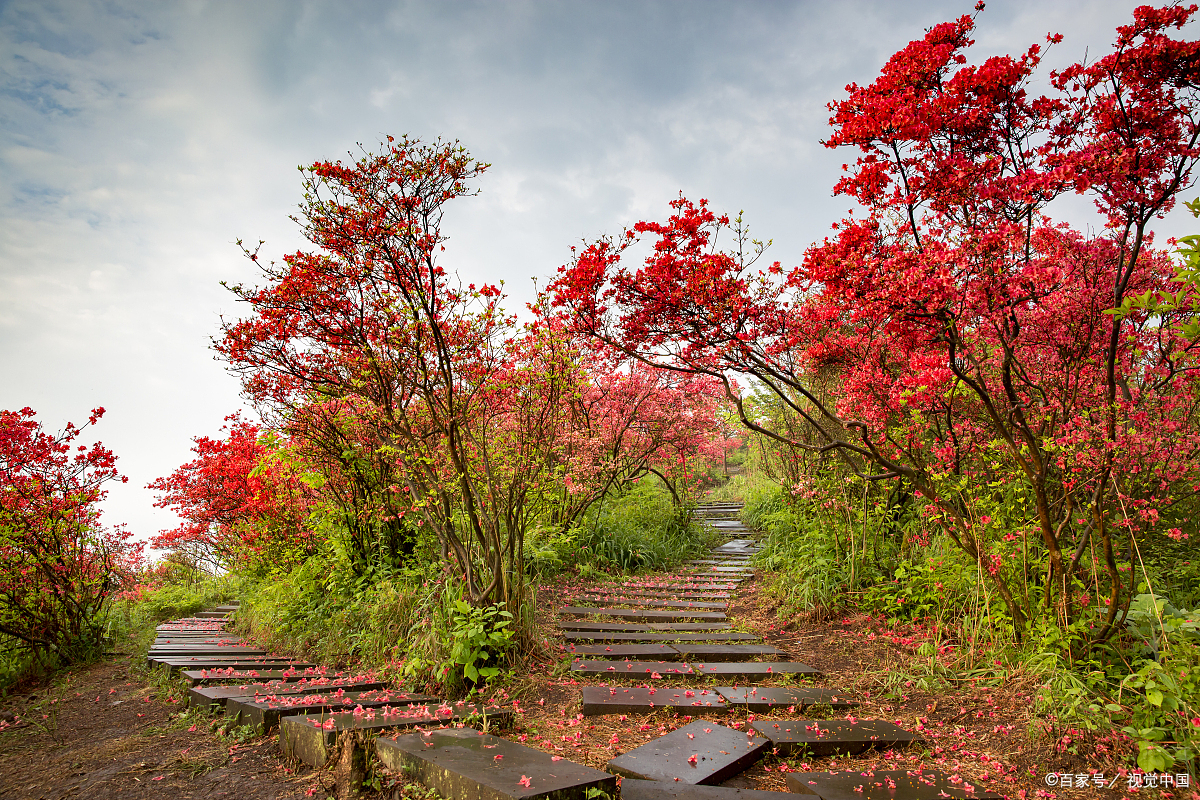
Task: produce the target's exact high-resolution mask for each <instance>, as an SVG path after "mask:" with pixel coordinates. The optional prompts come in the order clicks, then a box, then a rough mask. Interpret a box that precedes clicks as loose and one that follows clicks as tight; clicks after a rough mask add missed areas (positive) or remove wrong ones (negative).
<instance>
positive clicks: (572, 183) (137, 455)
mask: <svg viewBox="0 0 1200 800" xmlns="http://www.w3.org/2000/svg"><path fill="white" fill-rule="evenodd" d="M971 5H972V4H971V3H966V2H941V3H929V4H921V5H920V6H919V7H914V6H913V5H912V4H901V3H890V2H877V3H866V2H858V3H819V2H794V3H787V2H765V1H764V2H740V3H728V2H714V1H701V0H696V1H694V2H687V3H684V2H651V3H646V2H605V3H595V2H582V1H579V2H554V3H544V2H504V3H497V2H451V3H441V2H439V3H430V2H339V3H334V2H322V3H317V2H283V1H282V0H277V1H275V2H270V1H269V0H263V1H262V2H255V3H233V2H199V1H194V2H180V3H156V2H120V1H119V0H106V1H105V2H98V1H97V2H86V1H85V0H79V1H78V2H57V3H53V2H42V1H41V0H24V1H19V2H9V3H7V4H4V5H2V6H0V175H3V176H4V178H3V180H0V215H2V220H3V221H2V224H0V375H3V376H4V380H3V381H0V406H2V407H9V408H11V407H18V408H19V407H21V406H24V405H30V406H33V407H34V408H36V409H38V410H39V411H40V412H41V415H42V417H43V419H44V421H45V422H46V423H47V424H48V425H49V426H50V427H58V426H61V424H62V423H63V422H65V421H66V420H68V419H70V420H75V421H78V420H80V419H82V418H84V417H85V416H86V411H87V409H88V408H91V407H92V406H96V405H104V406H106V407H107V408H109V409H110V413H109V415H108V416H107V417H106V419H105V420H104V421H103V422H102V423H101V424H100V426H99V428H98V430H97V431H96V434H97V435H98V436H99V437H100V438H101V439H103V440H104V441H105V443H106V444H108V445H109V446H110V447H112V448H113V449H114V450H115V451H116V452H117V454H118V455H119V456H120V457H121V462H120V463H121V466H122V468H123V469H124V471H125V472H126V474H128V475H129V476H130V478H131V480H130V483H129V484H128V485H127V486H125V487H122V488H121V489H119V490H114V492H113V495H112V498H111V502H110V504H109V509H110V511H109V517H110V518H111V519H112V520H113V521H122V520H123V521H128V522H129V523H131V526H132V527H133V529H134V530H135V532H136V533H138V534H139V535H149V534H151V533H153V532H154V531H155V530H157V529H158V528H160V527H166V526H169V525H171V524H173V523H172V518H171V516H170V515H169V514H167V513H166V512H161V511H154V510H153V509H151V508H150V502H151V499H152V498H151V496H150V494H149V493H148V492H147V491H146V490H145V489H144V488H142V487H144V486H145V484H146V483H148V482H149V481H150V480H152V479H154V478H155V477H157V476H159V475H163V474H166V473H167V472H169V471H171V470H172V469H173V468H174V467H175V466H177V465H178V464H180V463H182V462H183V461H185V460H187V459H188V450H189V447H190V443H191V437H193V436H195V435H202V434H203V435H213V434H216V433H217V431H218V430H219V428H220V425H221V420H222V418H223V417H224V416H225V415H226V414H227V413H229V412H230V411H232V410H234V409H235V408H237V407H238V406H239V403H240V401H239V399H238V396H237V392H238V388H237V384H236V382H235V381H234V380H233V379H232V378H231V377H229V376H228V375H226V374H225V373H224V371H223V370H222V368H221V366H220V365H219V364H217V363H216V362H214V361H213V359H212V354H211V352H210V351H209V350H208V341H209V337H210V336H212V335H214V334H215V333H216V331H217V329H218V322H219V318H220V315H222V314H224V315H226V316H236V315H237V314H238V313H239V310H238V309H237V308H236V305H235V304H234V303H233V302H232V299H231V296H230V295H229V293H228V292H226V291H225V290H224V289H222V288H221V286H220V281H222V280H227V281H231V282H237V281H244V280H253V272H252V270H251V268H250V265H249V264H248V263H247V262H245V261H244V259H242V258H241V256H240V253H239V252H238V250H237V249H236V248H235V247H234V246H233V244H232V242H233V241H234V240H235V239H236V238H239V237H240V238H244V239H246V240H248V241H250V242H254V241H257V240H258V239H260V238H261V239H266V240H267V245H266V247H265V252H268V253H270V254H271V255H272V256H274V257H278V255H279V254H282V253H284V252H287V251H289V250H292V249H295V248H297V247H299V246H301V245H302V240H301V238H300V236H299V235H298V232H297V230H296V228H295V226H294V225H293V224H292V223H291V222H290V221H289V220H288V219H287V215H288V214H289V213H293V212H294V210H295V205H296V203H297V202H298V200H299V199H300V187H299V180H298V175H297V173H296V172H295V167H296V165H297V164H301V163H309V162H311V161H313V160H316V159H318V158H338V157H342V158H347V157H349V156H347V155H346V152H347V151H348V150H355V147H356V143H357V142H361V143H363V144H364V145H365V146H367V147H368V148H370V147H371V146H373V145H374V144H375V143H377V142H378V141H379V140H380V139H381V138H382V137H383V136H384V135H385V134H388V133H390V134H393V135H398V134H401V133H411V134H413V135H417V136H421V137H425V138H432V137H436V136H444V137H447V138H451V139H455V138H457V139H461V140H462V141H463V143H464V144H465V145H466V146H467V147H468V148H469V149H470V150H471V151H472V152H473V153H474V154H475V155H476V156H477V157H479V158H482V159H484V160H486V161H489V162H491V163H492V164H493V167H492V169H491V171H490V172H489V173H488V174H487V175H485V176H484V178H483V180H482V181H481V184H480V186H481V188H482V194H481V195H480V196H479V197H476V198H472V199H465V200H462V201H461V202H460V203H458V204H456V206H457V207H455V208H452V209H451V210H450V212H449V214H448V216H447V220H446V223H447V231H448V233H449V235H450V237H451V241H450V246H449V250H448V252H447V258H446V264H447V265H449V266H451V267H453V268H456V269H458V270H460V271H461V272H462V273H463V274H464V277H465V278H466V279H467V280H469V281H477V282H478V281H481V280H489V281H496V280H499V279H504V280H505V281H506V285H507V287H508V289H509V291H510V292H511V293H512V295H513V302H512V303H511V305H512V306H513V307H520V306H521V305H522V304H523V302H524V301H525V300H528V299H529V298H530V294H531V289H530V287H531V284H530V280H529V279H530V278H531V277H534V276H546V275H548V274H550V273H552V272H553V271H554V270H555V269H556V268H557V267H558V266H559V265H560V264H561V263H563V262H564V261H565V260H566V258H567V257H568V254H569V251H568V248H569V247H570V246H571V245H572V244H576V243H577V242H578V241H579V240H580V239H581V238H585V237H593V236H596V235H598V234H600V233H603V232H616V231H618V230H619V229H620V228H621V227H622V226H624V225H628V224H631V223H632V222H634V221H636V220H637V219H639V218H641V217H645V216H652V215H659V214H661V213H663V211H664V210H665V208H666V203H667V202H668V201H669V200H670V199H671V198H672V197H674V196H675V195H676V194H677V193H678V192H679V191H680V190H682V191H684V192H685V193H687V194H689V195H694V196H704V197H708V198H710V199H711V200H712V203H713V205H714V207H716V208H718V209H725V210H729V211H736V210H738V209H739V208H744V209H746V211H747V215H748V219H749V222H750V224H751V226H752V227H753V229H754V231H755V233H756V234H757V235H759V236H761V237H763V238H773V239H774V240H775V242H776V244H775V246H774V248H773V257H774V258H779V259H781V260H783V261H784V262H787V263H794V262H796V261H797V260H799V259H800V258H801V256H802V254H803V251H804V248H805V247H806V246H807V245H808V244H809V243H810V242H812V241H813V240H815V239H818V238H820V237H821V236H823V235H825V233H826V232H827V231H828V227H829V225H830V223H832V222H833V221H835V220H836V219H837V218H838V217H839V216H841V214H842V213H843V212H844V211H845V208H847V207H848V206H849V203H848V202H847V201H845V200H844V199H835V198H831V197H830V188H831V186H832V184H833V182H834V180H835V179H836V176H837V171H838V167H839V165H840V164H841V163H842V161H845V160H847V157H846V154H843V153H833V152H830V151H827V150H826V149H825V148H823V147H822V146H821V145H820V141H819V140H820V139H821V137H822V136H824V135H825V134H826V131H827V128H826V119H827V117H828V112H827V111H826V108H825V104H826V103H827V102H829V101H830V100H831V99H833V98H835V97H838V96H840V95H841V93H842V91H843V87H844V86H845V85H846V84H847V83H849V82H851V81H857V82H860V83H864V82H868V81H870V80H872V79H873V77H874V76H875V74H876V73H877V71H878V69H879V67H880V66H881V65H882V64H883V62H884V61H885V60H886V59H887V57H888V56H889V55H890V54H891V53H892V52H894V51H895V50H896V49H898V48H899V47H901V46H903V45H904V44H905V43H906V42H907V41H909V40H910V39H912V38H916V37H918V36H920V35H922V33H923V29H924V28H925V27H926V26H928V25H931V24H934V23H936V22H938V21H941V20H944V19H948V18H952V17H954V16H956V15H958V14H962V13H969V12H970V6H971ZM1130 7H1131V6H1129V5H1127V4H1118V3H1087V4H1083V3H1077V4H1068V3H1059V4H1046V3H1033V2H1022V3H996V4H989V8H988V9H987V10H986V11H985V12H984V14H983V15H982V16H981V18H980V20H981V24H980V30H979V36H978V39H979V42H980V44H979V45H978V46H977V48H976V49H977V50H979V51H980V52H981V53H985V54H987V53H992V52H1010V51H1017V50H1020V49H1023V48H1024V47H1025V46H1027V45H1028V44H1029V43H1030V42H1033V41H1038V40H1040V38H1041V37H1042V36H1043V35H1044V34H1045V33H1046V32H1047V31H1049V30H1059V31H1061V32H1063V33H1064V34H1066V35H1067V37H1068V38H1067V41H1066V42H1065V43H1064V44H1063V45H1061V46H1060V47H1059V50H1058V51H1056V55H1055V57H1058V55H1057V53H1062V56H1063V58H1066V59H1067V60H1073V59H1074V58H1077V57H1079V56H1080V55H1082V51H1083V47H1084V46H1088V45H1090V46H1091V47H1092V48H1093V49H1092V52H1093V53H1095V52H1098V51H1099V50H1101V49H1103V48H1104V47H1105V46H1106V45H1107V43H1108V41H1109V40H1110V39H1111V31H1112V28H1113V27H1114V26H1115V25H1117V24H1120V23H1122V22H1124V21H1125V19H1126V18H1127V17H1128V14H1129V10H1130ZM1084 10H1086V13H1082V12H1083V11H1084ZM1072 213H1080V214H1086V209H1082V210H1076V211H1072ZM1171 224H1177V223H1175V222H1172V223H1171ZM1181 230H1182V229H1181Z"/></svg>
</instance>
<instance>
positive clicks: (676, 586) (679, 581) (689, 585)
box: [592, 577, 738, 594]
mask: <svg viewBox="0 0 1200 800" xmlns="http://www.w3.org/2000/svg"><path fill="white" fill-rule="evenodd" d="M737 586H738V581H737V580H730V579H727V578H720V579H716V578H713V579H709V578H705V579H704V580H702V581H698V582H696V581H689V580H687V579H684V578H677V577H672V578H656V579H655V580H652V581H630V582H628V583H602V584H598V585H596V586H593V587H592V588H593V589H595V590H597V591H601V592H606V591H607V592H612V593H614V594H615V593H616V592H617V591H619V590H622V589H624V590H642V591H654V592H732V591H734V590H735V589H737Z"/></svg>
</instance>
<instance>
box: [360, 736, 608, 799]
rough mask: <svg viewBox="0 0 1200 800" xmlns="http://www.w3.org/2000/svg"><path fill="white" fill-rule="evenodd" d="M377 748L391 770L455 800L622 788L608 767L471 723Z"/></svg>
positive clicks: (383, 739) (581, 794)
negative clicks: (484, 731) (578, 761)
mask: <svg viewBox="0 0 1200 800" xmlns="http://www.w3.org/2000/svg"><path fill="white" fill-rule="evenodd" d="M375 753H376V755H378V756H379V760H380V761H382V762H383V765H384V766H385V767H387V768H388V769H392V770H397V771H402V772H403V773H404V774H405V775H406V776H407V777H409V778H411V779H414V780H416V781H419V782H420V783H421V784H423V785H425V786H427V787H429V788H430V789H433V790H435V791H436V792H437V793H438V794H439V795H440V796H442V797H452V798H455V800H509V799H510V798H514V799H515V798H519V800H586V798H588V797H589V793H590V795H591V796H595V795H596V794H598V793H600V792H604V793H606V795H607V796H609V797H612V796H615V795H616V793H617V779H616V778H615V777H614V776H612V775H609V774H608V773H606V772H601V771H600V770H596V769H592V768H591V767H585V766H583V765H582V764H576V763H574V762H573V761H568V760H566V759H564V758H558V760H555V757H554V756H552V755H550V754H549V753H545V752H543V751H541V750H535V749H533V748H532V747H525V746H524V745H521V744H517V743H516V742H511V741H509V740H507V739H501V738H500V737H498V736H489V735H482V736H481V735H480V733H479V731H476V730H474V729H471V728H451V729H443V730H435V731H429V732H428V734H425V733H406V734H403V735H399V736H396V737H394V738H393V737H388V736H380V737H379V738H377V739H376V740H375ZM526 783H527V784H528V786H526V785H525V784H526Z"/></svg>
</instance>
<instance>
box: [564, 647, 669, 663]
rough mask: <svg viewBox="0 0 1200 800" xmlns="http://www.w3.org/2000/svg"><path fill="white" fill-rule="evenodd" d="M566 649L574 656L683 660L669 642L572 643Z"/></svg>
mask: <svg viewBox="0 0 1200 800" xmlns="http://www.w3.org/2000/svg"><path fill="white" fill-rule="evenodd" d="M566 649H567V652H568V653H572V654H573V655H574V656H575V657H576V658H606V659H610V660H611V659H614V658H629V659H635V658H636V659H658V660H659V661H682V660H683V659H682V657H681V656H680V655H679V651H678V650H676V649H675V648H674V647H672V646H671V645H669V644H572V645H567V648H566Z"/></svg>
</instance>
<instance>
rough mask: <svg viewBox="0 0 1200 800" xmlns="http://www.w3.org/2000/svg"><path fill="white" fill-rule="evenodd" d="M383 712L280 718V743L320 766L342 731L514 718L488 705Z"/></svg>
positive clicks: (501, 721) (288, 751) (292, 754)
mask: <svg viewBox="0 0 1200 800" xmlns="http://www.w3.org/2000/svg"><path fill="white" fill-rule="evenodd" d="M391 711H392V713H390V714H388V715H387V716H384V714H383V713H382V712H379V711H376V710H375V709H366V710H365V711H364V712H363V713H361V714H358V713H355V712H341V713H330V714H301V715H297V716H294V717H284V718H282V719H281V720H279V744H280V746H281V747H282V748H283V754H284V755H285V756H287V757H288V758H295V759H298V760H300V761H303V762H304V763H305V764H308V765H309V766H312V767H321V766H323V765H324V764H325V762H326V761H328V760H329V756H330V754H331V753H332V751H333V747H334V745H335V744H336V743H337V737H338V734H339V733H341V732H343V731H362V732H366V733H371V732H376V733H380V732H383V731H386V730H395V729H400V730H403V729H405V728H415V727H419V726H421V727H423V726H426V725H428V726H432V727H436V726H439V725H448V724H453V723H456V722H461V721H463V720H467V719H471V718H479V717H480V716H481V715H483V716H485V717H486V719H487V721H488V723H489V724H498V725H506V724H508V723H509V722H511V721H512V711H510V710H508V709H503V708H496V707H494V706H492V707H488V708H486V709H484V708H482V707H481V706H477V705H468V704H465V703H464V704H456V705H453V706H449V705H447V706H438V707H433V706H401V707H399V708H395V709H391Z"/></svg>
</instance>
